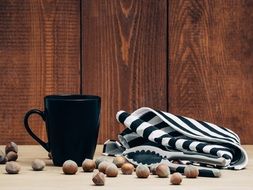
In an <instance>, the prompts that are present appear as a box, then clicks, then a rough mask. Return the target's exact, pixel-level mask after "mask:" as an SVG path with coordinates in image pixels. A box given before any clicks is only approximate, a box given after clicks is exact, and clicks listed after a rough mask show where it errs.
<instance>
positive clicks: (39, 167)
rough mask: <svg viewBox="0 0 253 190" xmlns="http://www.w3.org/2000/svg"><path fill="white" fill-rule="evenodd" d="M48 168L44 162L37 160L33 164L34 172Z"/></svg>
mask: <svg viewBox="0 0 253 190" xmlns="http://www.w3.org/2000/svg"><path fill="white" fill-rule="evenodd" d="M45 166H46V163H45V162H44V161H43V160H40V159H35V160H34V161H33V162H32V169H33V170H34V171H42V170H43V169H44V168H45Z"/></svg>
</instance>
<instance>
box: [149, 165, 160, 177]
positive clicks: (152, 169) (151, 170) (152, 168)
mask: <svg viewBox="0 0 253 190" xmlns="http://www.w3.org/2000/svg"><path fill="white" fill-rule="evenodd" d="M157 166H158V164H153V165H151V166H150V168H149V170H150V172H151V173H152V174H153V175H156V167H157Z"/></svg>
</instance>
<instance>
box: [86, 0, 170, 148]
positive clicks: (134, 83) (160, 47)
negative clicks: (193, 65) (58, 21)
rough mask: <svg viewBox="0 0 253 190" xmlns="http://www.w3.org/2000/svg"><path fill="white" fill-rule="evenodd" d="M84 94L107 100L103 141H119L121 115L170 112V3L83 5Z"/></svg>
mask: <svg viewBox="0 0 253 190" xmlns="http://www.w3.org/2000/svg"><path fill="white" fill-rule="evenodd" d="M82 7H83V11H82V13H83V16H82V19H83V22H82V23H83V27H82V29H83V30H82V31H83V49H82V53H83V84H82V85H83V92H84V93H85V94H96V95H99V96H101V97H102V112H101V126H100V127H101V128H100V137H99V142H100V143H103V142H104V141H105V140H107V139H109V138H111V139H116V138H117V134H119V132H121V131H122V127H119V125H118V124H117V122H116V119H115V115H116V113H117V111H119V110H121V109H123V110H126V111H129V112H131V111H133V110H134V109H137V108H138V107H141V106H150V107H154V108H157V109H163V110H166V109H167V89H166V88H167V80H166V75H167V74H166V73H167V72H166V69H167V64H166V53H167V52H166V45H167V42H166V30H167V25H166V24H167V23H166V22H167V21H166V19H167V1H166V0H159V1H152V0H140V1H134V0H125V1H123V0H120V1H119V0H112V1H99V0H94V1H84V2H83V6H82Z"/></svg>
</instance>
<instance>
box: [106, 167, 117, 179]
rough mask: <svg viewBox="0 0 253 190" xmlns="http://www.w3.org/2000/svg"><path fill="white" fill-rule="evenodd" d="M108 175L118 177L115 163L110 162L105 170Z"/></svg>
mask: <svg viewBox="0 0 253 190" xmlns="http://www.w3.org/2000/svg"><path fill="white" fill-rule="evenodd" d="M105 173H106V176H107V177H117V175H118V168H117V166H116V165H115V164H110V165H109V166H108V167H107V168H106V170H105Z"/></svg>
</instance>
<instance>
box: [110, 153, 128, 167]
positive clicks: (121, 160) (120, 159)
mask: <svg viewBox="0 0 253 190" xmlns="http://www.w3.org/2000/svg"><path fill="white" fill-rule="evenodd" d="M126 162H127V160H126V158H125V157H123V156H116V157H115V158H114V159H113V161H112V163H114V164H115V165H116V166H117V167H118V168H121V166H122V165H123V164H124V163H126Z"/></svg>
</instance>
